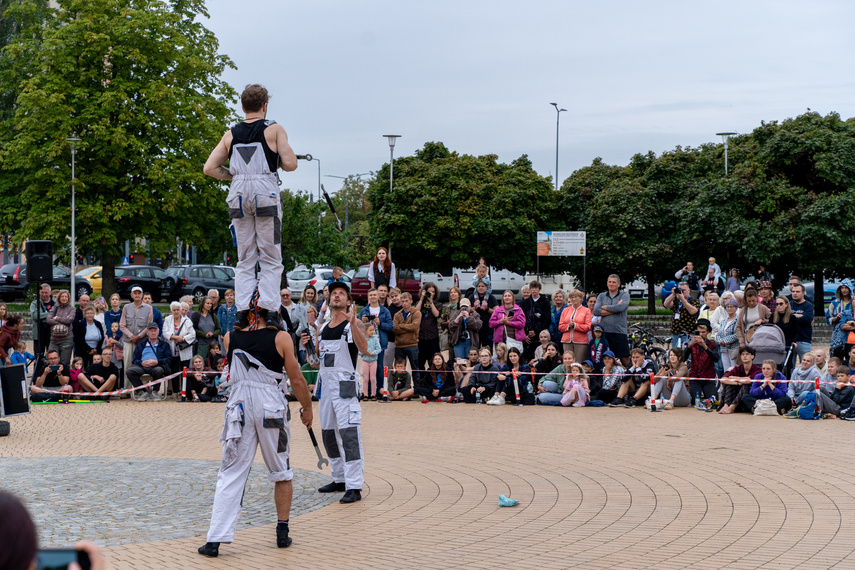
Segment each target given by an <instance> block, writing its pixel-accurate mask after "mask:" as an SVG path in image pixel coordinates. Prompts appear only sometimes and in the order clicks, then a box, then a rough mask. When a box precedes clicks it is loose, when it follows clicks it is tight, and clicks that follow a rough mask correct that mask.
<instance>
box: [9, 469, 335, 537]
mask: <svg viewBox="0 0 855 570" xmlns="http://www.w3.org/2000/svg"><path fill="white" fill-rule="evenodd" d="M2 465H3V478H2V486H3V487H4V488H5V489H7V490H9V491H12V492H13V493H15V494H17V495H18V496H26V497H27V508H28V509H29V510H30V513H31V514H32V516H33V519H34V520H35V522H36V525H37V526H38V527H39V541H40V543H41V545H42V546H43V547H52V548H60V547H63V546H68V545H69V544H73V543H74V542H76V541H78V540H82V539H84V538H86V539H87V540H91V541H93V542H95V543H97V544H99V545H102V546H115V545H120V544H133V543H139V542H153V541H156V540H168V539H171V538H185V537H190V536H200V535H204V534H205V533H207V531H208V522H209V519H208V518H206V517H205V516H203V514H202V513H204V507H205V506H207V507H208V510H209V511H210V506H211V505H212V504H213V501H214V488H215V487H216V483H217V470H218V469H219V467H220V462H219V461H204V460H201V459H163V458H117V457H14V458H7V459H4V460H3V462H2ZM295 471H296V472H295V474H294V499H293V502H292V506H291V514H292V516H294V515H299V514H303V513H307V512H309V511H312V510H314V509H317V508H320V507H322V506H324V505H327V504H329V503H331V502H333V501H334V500H335V499H336V498H337V497H331V496H329V495H323V494H320V493H317V492H315V490H316V489H317V487H318V486H320V485H324V484H326V483H327V482H329V480H330V478H329V477H326V476H324V475H321V474H320V473H312V472H311V471H304V470H295ZM34 480H37V481H39V483H38V484H37V486H36V488H37V491H36V492H33V481H34ZM209 514H210V513H209ZM275 520H276V506H275V504H274V502H273V484H272V483H269V482H268V481H267V470H266V469H265V467H264V465H263V464H262V465H257V466H256V467H255V468H254V469H252V471H250V475H249V479H248V480H247V485H246V491H245V493H244V500H243V511H242V512H241V518H240V522H239V523H238V528H239V529H245V528H250V527H253V526H258V525H264V524H270V521H275Z"/></svg>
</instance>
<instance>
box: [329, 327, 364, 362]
mask: <svg viewBox="0 0 855 570" xmlns="http://www.w3.org/2000/svg"><path fill="white" fill-rule="evenodd" d="M346 326H347V321H346V320H345V321H342V323H341V324H340V325H337V326H332V325H330V324H329V323H327V326H325V327H324V330H322V331H321V339H323V340H343V341H344V342H347V338H346V337H345V336H344V327H346ZM352 334H353V333H351V335H352ZM347 350H348V352H350V359H351V360H352V361H353V367H354V368H356V357H357V355H358V354H359V349H357V348H356V343H355V342H347Z"/></svg>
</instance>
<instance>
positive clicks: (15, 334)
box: [0, 315, 24, 365]
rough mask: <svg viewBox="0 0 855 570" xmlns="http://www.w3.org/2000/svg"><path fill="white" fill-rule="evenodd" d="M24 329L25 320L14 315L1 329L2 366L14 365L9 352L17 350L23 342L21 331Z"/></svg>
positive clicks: (0, 359)
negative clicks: (21, 341)
mask: <svg viewBox="0 0 855 570" xmlns="http://www.w3.org/2000/svg"><path fill="white" fill-rule="evenodd" d="M23 327H24V318H23V317H19V316H17V315H12V316H11V317H9V318H8V319H6V322H4V323H3V326H2V327H0V361H2V364H4V365H5V364H12V357H11V355H10V354H9V351H10V350H12V349H14V348H15V345H16V344H18V341H19V340H21V329H22V328H23Z"/></svg>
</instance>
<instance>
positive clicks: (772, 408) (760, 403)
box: [754, 398, 779, 416]
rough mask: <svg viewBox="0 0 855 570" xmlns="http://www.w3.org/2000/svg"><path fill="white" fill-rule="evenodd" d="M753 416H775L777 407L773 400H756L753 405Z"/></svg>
mask: <svg viewBox="0 0 855 570" xmlns="http://www.w3.org/2000/svg"><path fill="white" fill-rule="evenodd" d="M754 415H755V416H777V415H779V414H778V406H776V405H775V402H774V400H770V399H769V398H765V399H763V400H757V403H755V404H754Z"/></svg>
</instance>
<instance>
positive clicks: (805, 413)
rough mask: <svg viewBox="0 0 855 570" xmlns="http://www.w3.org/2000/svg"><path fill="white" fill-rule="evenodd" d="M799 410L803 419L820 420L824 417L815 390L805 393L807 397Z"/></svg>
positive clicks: (800, 417)
mask: <svg viewBox="0 0 855 570" xmlns="http://www.w3.org/2000/svg"><path fill="white" fill-rule="evenodd" d="M797 411H798V414H799V419H801V420H818V419H820V418H821V417H822V413H821V412H820V409H819V406H818V405H817V403H816V394H815V393H813V392H808V393H807V394H805V399H804V401H803V402H802V405H801V406H799V407H798V410H797Z"/></svg>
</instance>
